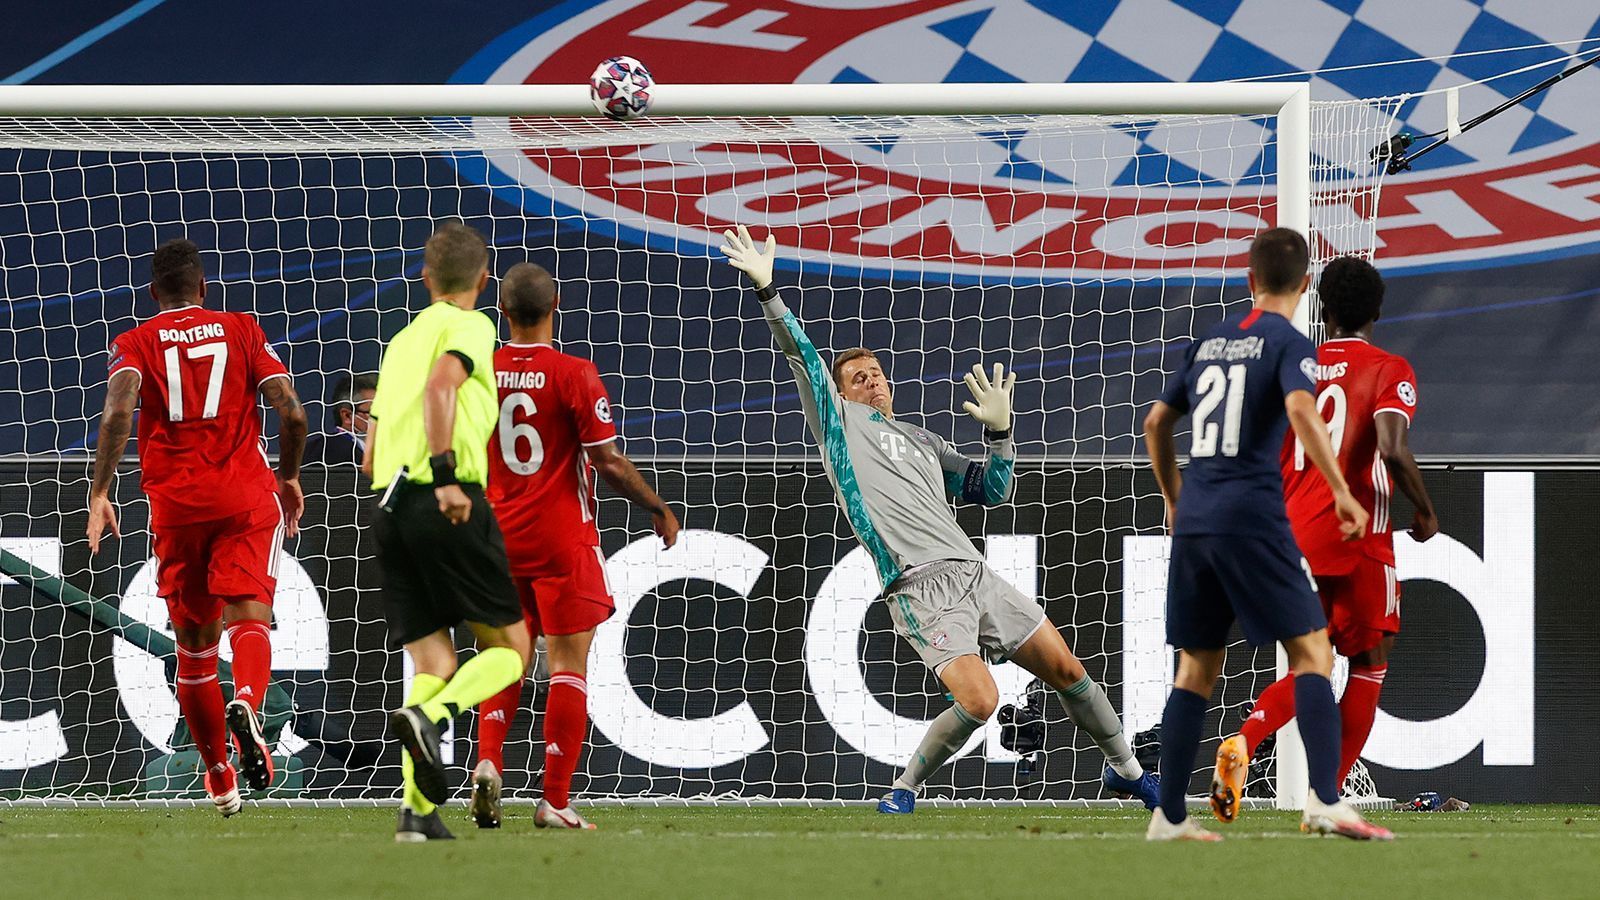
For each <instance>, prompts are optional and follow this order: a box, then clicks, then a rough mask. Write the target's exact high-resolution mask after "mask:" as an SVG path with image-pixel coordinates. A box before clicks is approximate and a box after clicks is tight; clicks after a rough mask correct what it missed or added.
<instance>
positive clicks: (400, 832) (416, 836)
mask: <svg viewBox="0 0 1600 900" xmlns="http://www.w3.org/2000/svg"><path fill="white" fill-rule="evenodd" d="M394 839H395V842H396V843H399V844H420V843H422V842H423V841H453V840H455V839H456V836H455V835H453V834H451V833H450V829H448V828H446V827H444V819H441V818H439V811H438V810H437V809H436V810H434V811H433V812H431V813H428V814H427V815H425V816H419V815H417V814H416V813H414V812H412V811H411V808H410V807H408V806H402V807H400V821H399V823H398V824H396V825H395V828H394Z"/></svg>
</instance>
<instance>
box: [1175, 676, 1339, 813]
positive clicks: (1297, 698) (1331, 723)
mask: <svg viewBox="0 0 1600 900" xmlns="http://www.w3.org/2000/svg"><path fill="white" fill-rule="evenodd" d="M1167 709H1168V710H1171V709H1172V704H1171V702H1170V701H1169V702H1168V704H1167ZM1294 715H1295V719H1296V721H1298V722H1299V723H1300V739H1301V740H1302V741H1304V742H1305V745H1306V776H1307V779H1308V780H1309V781H1310V782H1311V789H1312V790H1313V791H1316V792H1317V799H1318V800H1321V801H1322V802H1323V803H1327V804H1330V805H1331V804H1334V803H1338V802H1339V708H1338V706H1337V705H1335V704H1334V702H1333V685H1331V684H1329V683H1328V679H1326V678H1323V677H1322V676H1321V675H1297V676H1295V679H1294ZM1161 739H1162V741H1163V744H1162V747H1161V761H1162V763H1163V764H1164V763H1166V761H1167V754H1166V750H1167V748H1166V745H1165V741H1166V733H1165V732H1162V735H1161ZM1162 771H1166V770H1165V769H1163V770H1162Z"/></svg>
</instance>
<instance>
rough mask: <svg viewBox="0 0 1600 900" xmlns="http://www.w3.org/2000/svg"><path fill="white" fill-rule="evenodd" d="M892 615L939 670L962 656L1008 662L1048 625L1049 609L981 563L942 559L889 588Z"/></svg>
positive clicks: (902, 632)
mask: <svg viewBox="0 0 1600 900" xmlns="http://www.w3.org/2000/svg"><path fill="white" fill-rule="evenodd" d="M883 596H884V599H885V600H886V601H887V602H888V604H889V617H890V618H891V619H892V620H893V621H894V629H895V631H897V632H899V633H900V636H901V637H903V638H905V639H906V640H907V641H909V642H910V644H911V646H912V647H913V648H914V649H915V650H916V651H917V655H918V656H920V657H922V662H923V663H924V664H925V665H927V667H928V668H930V669H932V670H933V671H934V674H936V675H937V674H938V673H939V671H940V670H941V669H943V668H944V667H945V665H946V664H947V663H949V662H950V661H951V660H953V659H955V658H956V657H958V656H966V655H968V654H973V655H977V656H981V657H983V658H984V659H986V660H988V661H989V662H991V663H998V662H1004V661H1006V660H1007V659H1010V658H1011V654H1013V653H1015V652H1017V648H1018V647H1021V646H1022V645H1023V643H1024V642H1026V641H1027V640H1028V638H1030V637H1033V633H1034V632H1035V631H1038V630H1039V626H1040V625H1042V624H1044V621H1045V617H1044V607H1042V606H1040V605H1039V604H1038V603H1036V602H1034V601H1033V600H1032V599H1030V598H1028V597H1025V596H1023V595H1022V592H1021V591H1018V590H1017V589H1016V588H1014V587H1012V586H1011V584H1010V583H1009V582H1007V581H1006V580H1005V579H1004V578H1001V577H1000V576H999V575H997V574H995V572H994V570H993V569H990V568H989V567H988V566H986V565H984V564H983V563H981V562H973V561H970V560H956V559H951V560H942V561H940V562H934V563H928V564H926V565H924V566H921V567H919V568H917V569H916V570H915V571H913V572H911V573H910V574H908V575H903V576H901V577H900V578H899V579H897V580H896V581H895V582H894V583H893V584H891V585H889V588H888V590H886V591H884V594H883Z"/></svg>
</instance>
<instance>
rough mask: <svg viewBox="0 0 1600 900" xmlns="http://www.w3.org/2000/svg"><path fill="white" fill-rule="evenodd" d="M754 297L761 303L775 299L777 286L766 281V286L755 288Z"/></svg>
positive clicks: (776, 297)
mask: <svg viewBox="0 0 1600 900" xmlns="http://www.w3.org/2000/svg"><path fill="white" fill-rule="evenodd" d="M756 299H757V300H760V301H761V302H762V303H766V302H767V301H769V300H776V299H778V288H777V287H776V286H775V285H774V284H773V283H772V282H770V281H769V282H767V286H766V287H759V288H756Z"/></svg>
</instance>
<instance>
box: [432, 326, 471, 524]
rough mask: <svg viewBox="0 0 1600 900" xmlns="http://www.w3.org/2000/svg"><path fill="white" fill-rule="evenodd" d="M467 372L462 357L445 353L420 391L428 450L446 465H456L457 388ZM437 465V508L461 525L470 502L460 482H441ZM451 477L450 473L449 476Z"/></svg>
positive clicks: (446, 516) (468, 511)
mask: <svg viewBox="0 0 1600 900" xmlns="http://www.w3.org/2000/svg"><path fill="white" fill-rule="evenodd" d="M468 377H470V373H469V372H467V367H466V365H465V364H463V363H462V362H461V359H460V358H459V357H457V356H456V355H455V354H453V353H446V354H444V355H443V356H441V357H439V359H438V361H437V362H435V363H434V364H433V371H432V372H431V373H429V375H428V386H427V388H425V389H424V390H423V392H422V427H423V429H424V430H425V431H426V432H427V434H428V453H429V454H430V455H431V456H432V457H433V458H434V459H435V460H440V459H444V460H448V463H447V466H446V468H449V469H451V470H453V469H454V468H455V459H454V457H455V454H454V453H452V452H451V450H450V442H451V439H452V438H453V437H454V436H455V430H456V391H458V390H460V388H461V385H463V384H465V383H466V381H467V378H468ZM440 468H441V467H440V466H438V465H435V469H434V485H435V486H434V489H433V495H434V497H435V498H437V499H438V501H439V511H440V512H442V513H444V515H445V518H447V519H449V520H450V521H451V522H453V523H455V524H457V525H460V524H461V523H462V522H465V521H467V517H468V516H470V515H471V514H472V501H471V500H470V499H468V497H467V494H466V492H465V491H463V490H461V485H459V484H456V483H455V482H454V481H453V480H451V481H450V482H449V483H447V484H441V483H440ZM452 477H453V476H452Z"/></svg>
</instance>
